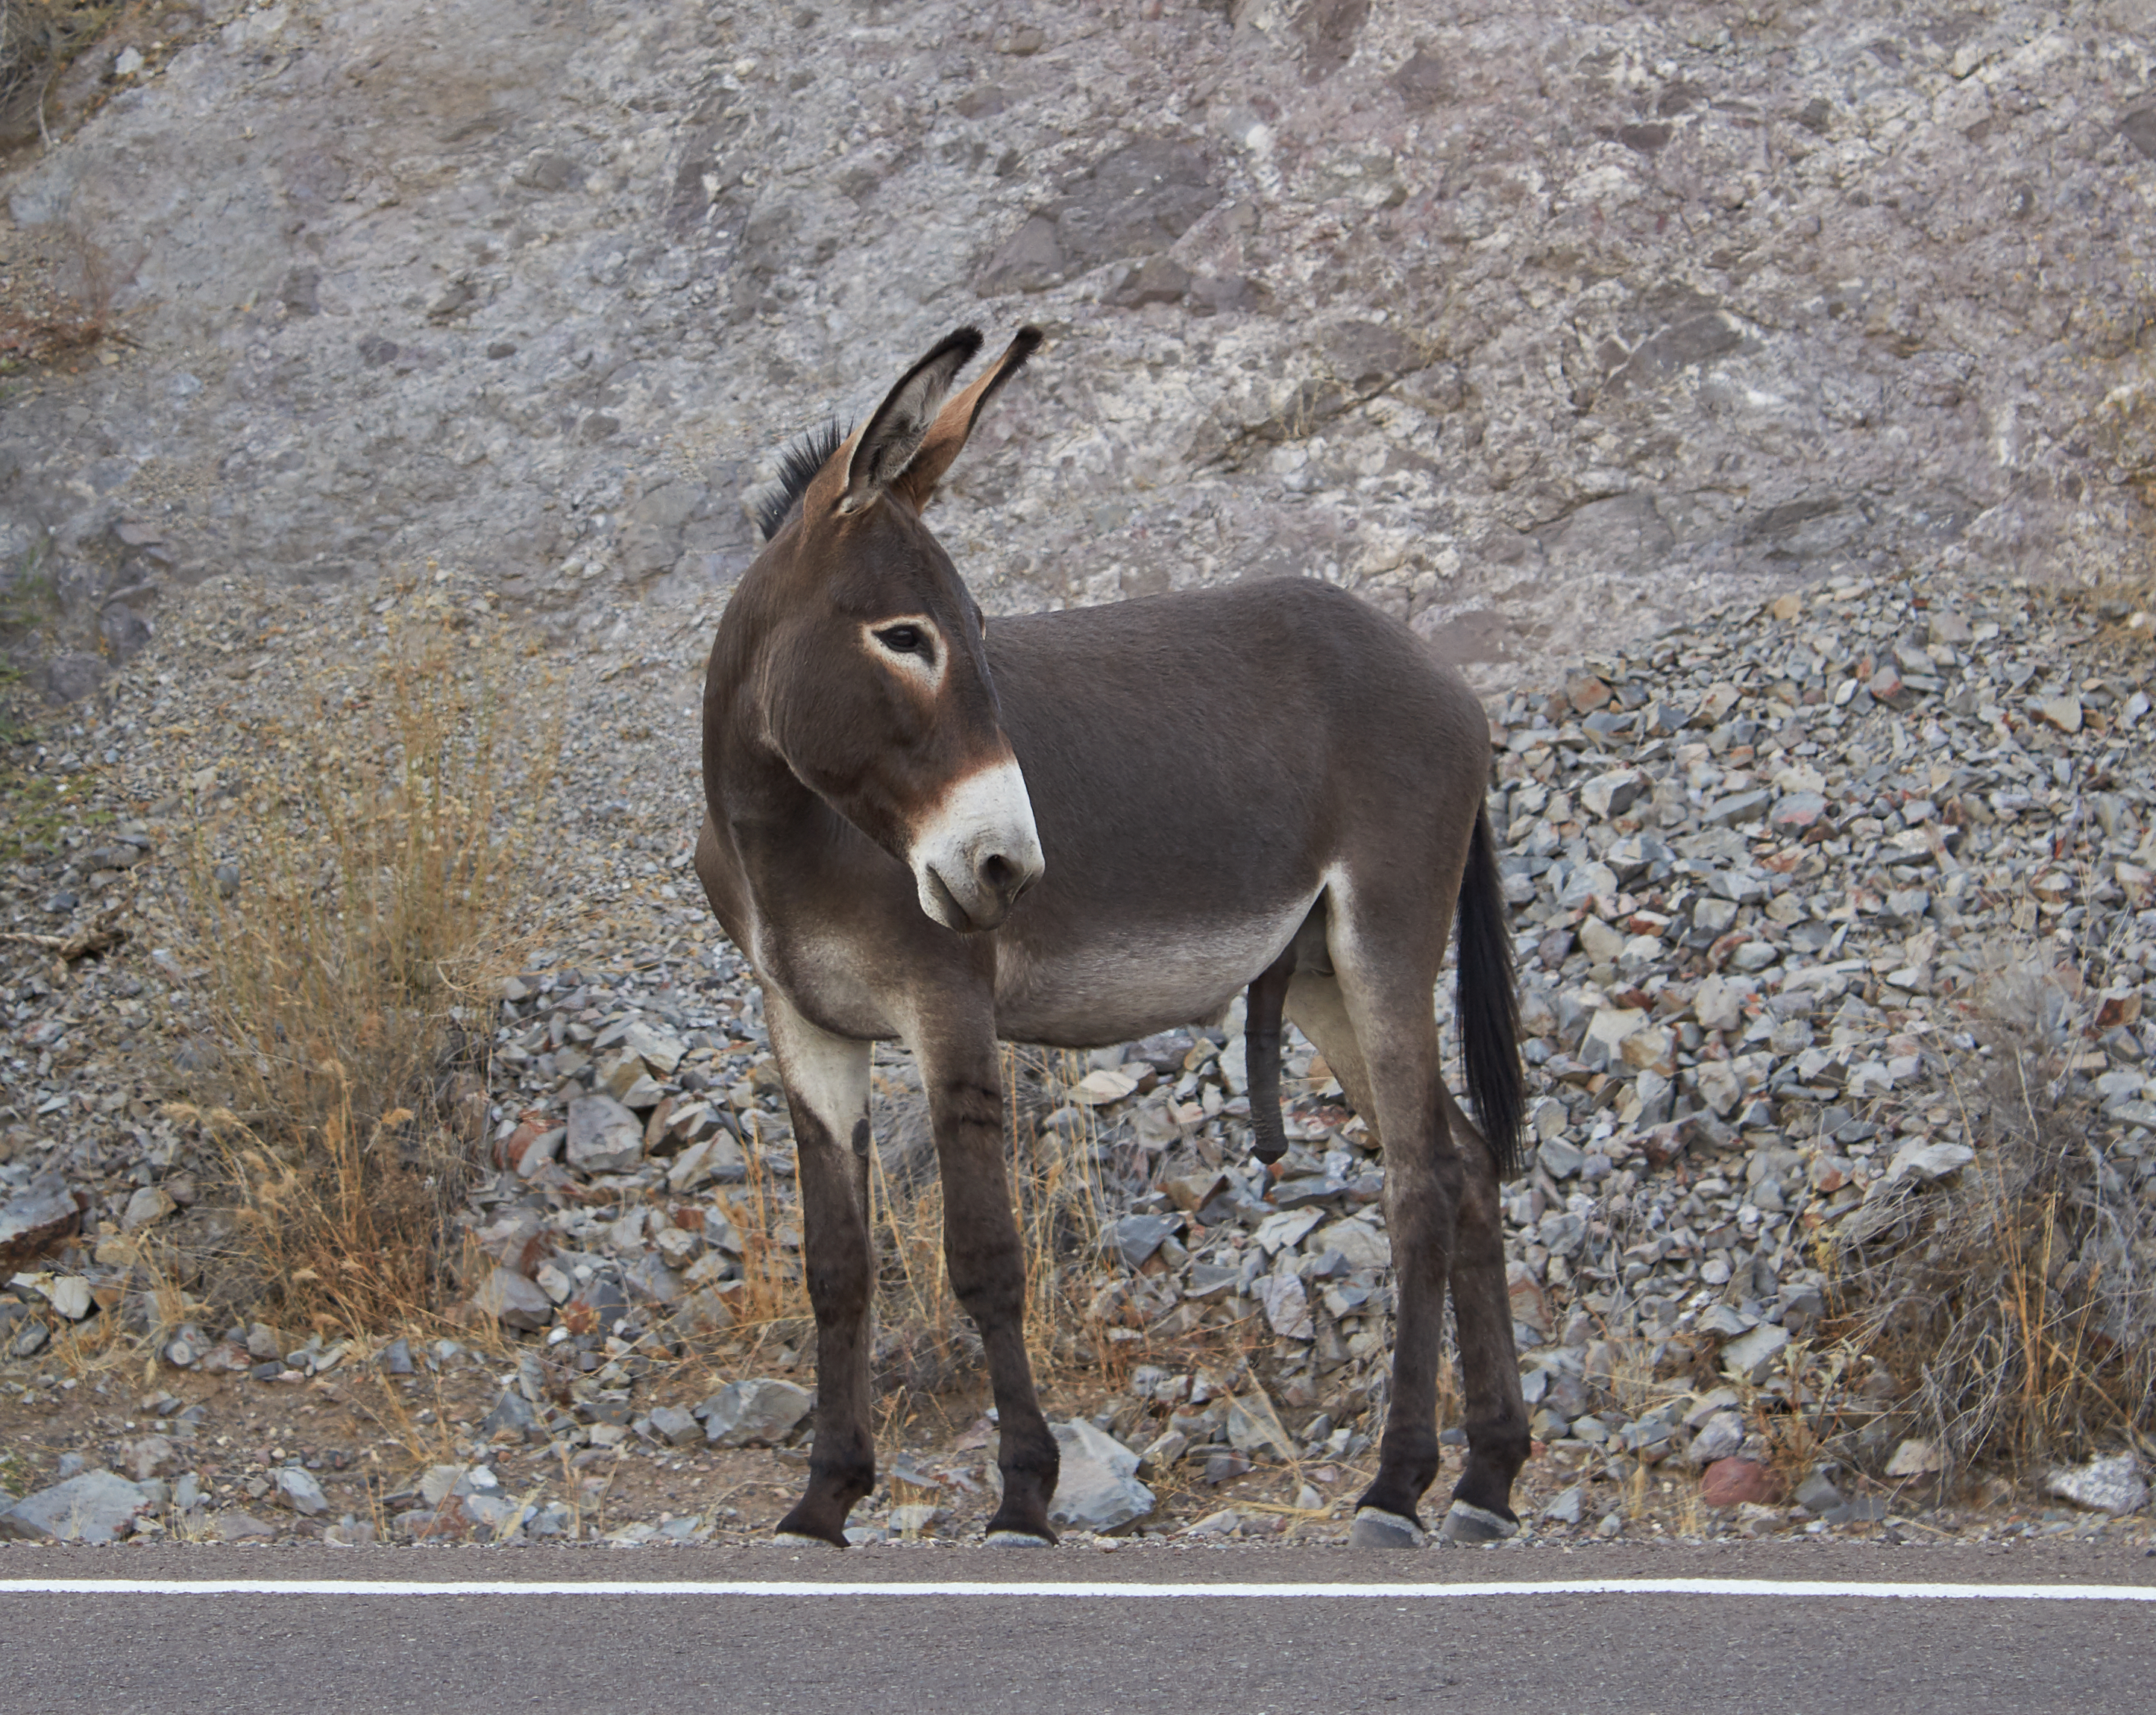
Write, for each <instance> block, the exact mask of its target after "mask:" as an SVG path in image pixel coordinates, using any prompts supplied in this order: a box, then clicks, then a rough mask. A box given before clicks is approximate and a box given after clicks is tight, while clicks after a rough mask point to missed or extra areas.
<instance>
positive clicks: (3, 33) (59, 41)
mask: <svg viewBox="0 0 2156 1715" xmlns="http://www.w3.org/2000/svg"><path fill="white" fill-rule="evenodd" d="M120 13H121V8H120V7H119V6H118V5H117V4H115V3H114V0H0V124H4V125H5V126H7V127H8V128H9V129H11V130H12V129H13V126H14V124H15V122H16V121H18V120H23V121H27V120H29V119H31V118H33V117H34V119H35V121H36V123H37V126H38V130H39V131H41V132H42V131H44V102H45V96H46V95H47V94H48V93H49V91H50V90H51V88H52V85H53V80H54V78H56V77H57V76H59V74H60V73H61V72H62V71H64V70H65V69H67V65H68V62H69V61H70V60H72V59H74V57H75V55H76V54H80V53H81V52H82V51H83V49H85V48H87V47H88V46H90V44H91V43H92V42H94V41H95V40H96V39H97V38H98V37H99V36H100V34H102V33H104V30H105V26H106V25H108V24H110V23H111V22H112V21H113V19H115V18H117V17H119V15H120Z"/></svg>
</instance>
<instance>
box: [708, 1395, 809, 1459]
mask: <svg viewBox="0 0 2156 1715" xmlns="http://www.w3.org/2000/svg"><path fill="white" fill-rule="evenodd" d="M809 1404H810V1400H809V1395H808V1389H805V1388H798V1387H796V1386H795V1385H794V1384H793V1383H792V1382H787V1381H780V1380H778V1379H775V1378H763V1379H757V1380H754V1381H746V1382H729V1383H727V1384H726V1386H725V1387H723V1388H721V1389H719V1391H718V1392H717V1393H716V1394H712V1395H711V1398H710V1399H706V1401H705V1402H704V1403H703V1404H702V1405H701V1406H700V1407H698V1408H697V1409H696V1415H698V1416H700V1417H701V1418H702V1419H703V1420H704V1439H705V1440H706V1441H707V1442H709V1443H710V1444H711V1445H713V1446H716V1447H747V1446H754V1445H775V1444H777V1443H778V1442H780V1441H783V1440H785V1439H786V1438H787V1437H788V1435H792V1434H793V1430H794V1429H795V1427H796V1426H797V1425H799V1423H800V1421H801V1420H802V1419H803V1418H804V1417H806V1416H807V1415H808V1407H809Z"/></svg>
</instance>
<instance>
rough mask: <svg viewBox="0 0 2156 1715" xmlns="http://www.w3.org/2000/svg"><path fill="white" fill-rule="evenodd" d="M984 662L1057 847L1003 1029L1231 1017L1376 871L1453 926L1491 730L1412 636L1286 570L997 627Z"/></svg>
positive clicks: (1008, 963) (1099, 1029)
mask: <svg viewBox="0 0 2156 1715" xmlns="http://www.w3.org/2000/svg"><path fill="white" fill-rule="evenodd" d="M988 654H989V658H990V660H991V661H992V663H993V668H994V673H995V682H996V685H997V689H998V696H999V697H1000V700H1001V703H1002V710H1003V716H1004V727H1005V730H1006V731H1007V732H1009V735H1010V739H1011V744H1012V747H1013V749H1014V752H1015V753H1016V755H1017V757H1018V759H1019V766H1020V767H1021V768H1023V769H1024V773H1025V778H1026V783H1027V786H1028V788H1029V792H1030V793H1031V795H1032V799H1033V807H1034V817H1035V819H1036V820H1037V822H1038V824H1039V829H1040V838H1041V844H1042V848H1043V850H1045V851H1047V852H1048V853H1050V863H1049V864H1048V866H1047V869H1046V870H1045V873H1044V874H1043V875H1042V876H1041V878H1040V880H1039V881H1038V882H1037V883H1036V884H1035V885H1034V887H1033V889H1032V890H1031V891H1029V893H1028V894H1027V895H1026V896H1025V898H1024V900H1023V901H1021V902H1020V903H1019V906H1018V907H1017V908H1016V909H1015V910H1014V911H1013V912H1012V914H1011V917H1010V918H1009V921H1008V922H1005V923H1004V926H1003V927H1002V928H1000V929H999V930H998V931H997V932H996V939H997V942H998V960H997V965H998V983H997V990H998V992H997V1022H998V1030H1000V1031H1001V1032H1002V1033H1003V1034H1004V1035H1007V1036H1010V1037H1012V1038H1014V1039H1017V1040H1034V1041H1048V1042H1055V1043H1060V1044H1065V1045H1072V1046H1077V1045H1099V1044H1104V1043H1109V1042H1118V1041H1124V1040H1130V1039H1131V1038H1132V1037H1135V1036H1140V1035H1147V1034H1149V1033H1150V1032H1152V1031H1153V1030H1160V1029H1163V1028H1166V1027H1168V1026H1169V1025H1173V1024H1185V1023H1188V1022H1189V1021H1191V1020H1192V1019H1199V1018H1204V1017H1207V1016H1210V1015H1212V1014H1217V1013H1218V1012H1219V1010H1220V1009H1222V1008H1223V1007H1224V1006H1225V1005H1226V1004H1227V1003H1228V1002H1229V999H1232V997H1233V996H1234V995H1235V994H1237V993H1238V992H1240V990H1241V989H1242V988H1243V987H1244V986H1245V985H1246V984H1247V983H1250V980H1251V979H1252V978H1254V977H1255V975H1257V973H1259V972H1260V971H1262V970H1264V969H1265V968H1266V967H1267V966H1268V965H1270V963H1273V961H1274V960H1275V959H1276V958H1278V957H1279V955H1280V954H1281V952H1282V950H1283V949H1284V948H1285V947H1286V946H1287V945H1288V943H1289V942H1290V941H1291V939H1292V938H1293V937H1295V936H1296V933H1297V932H1298V931H1300V930H1301V929H1302V928H1303V927H1304V925H1305V923H1306V921H1308V920H1309V919H1310V917H1311V915H1312V911H1313V909H1314V908H1316V907H1317V906H1319V904H1320V901H1321V900H1322V897H1323V896H1324V895H1325V894H1326V893H1327V890H1328V888H1331V889H1333V890H1336V891H1342V890H1346V889H1347V888H1350V887H1352V886H1354V885H1356V883H1357V881H1358V880H1362V879H1363V878H1366V877H1374V876H1375V875H1377V873H1378V872H1380V871H1388V870H1389V871H1395V872H1398V871H1402V870H1405V871H1409V872H1411V873H1412V875H1413V881H1412V885H1411V888H1410V891H1413V892H1414V893H1415V894H1417V895H1419V896H1420V897H1422V898H1423V899H1424V901H1426V902H1427V910H1428V911H1429V912H1430V913H1431V914H1433V915H1434V916H1435V919H1436V921H1437V922H1439V923H1440V925H1441V924H1442V923H1443V922H1444V921H1445V919H1446V917H1448V916H1449V913H1450V904H1451V899H1452V896H1453V891H1454V890H1455V886H1456V882H1457V875H1458V864H1459V860H1460V855H1461V851H1462V850H1464V845H1463V841H1464V836H1465V830H1466V829H1468V828H1470V827H1471V826H1472V824H1473V822H1474V819H1475V810H1476V804H1478V803H1479V802H1480V798H1481V791H1482V783H1483V779H1484V777H1485V774H1486V771H1487V768H1488V766H1489V729H1488V726H1487V723H1486V716H1484V715H1483V713H1482V711H1481V704H1480V703H1479V702H1478V701H1476V696H1475V694H1474V692H1473V691H1471V689H1469V687H1468V686H1467V685H1466V682H1465V680H1462V679H1461V678H1460V675H1459V674H1458V673H1457V672H1456V671H1455V670H1452V669H1451V668H1450V667H1448V666H1446V665H1444V664H1442V663H1440V661H1439V660H1437V659H1436V657H1435V655H1433V654H1432V653H1431V652H1430V650H1429V648H1428V646H1427V645H1426V644H1424V642H1423V640H1422V639H1420V638H1419V637H1417V636H1416V635H1415V634H1414V633H1413V632H1411V631H1410V630H1409V629H1408V628H1407V627H1406V626H1404V625H1403V624H1399V622H1398V621H1396V620H1394V619H1391V618H1389V616H1387V615H1385V614H1381V613H1379V612H1378V611H1377V610H1376V609H1374V608H1371V607H1369V606H1368V604H1366V603H1363V602H1361V601H1358V599H1356V598H1354V597H1353V596H1351V595H1348V594H1347V593H1345V592H1343V591H1341V590H1338V589H1336V588H1332V587H1331V586H1330V585H1327V584H1324V583H1317V582H1315V581H1314V580H1310V579H1301V578H1289V579H1281V580H1278V581H1271V582H1262V583H1243V584H1237V585H1234V586H1231V587H1229V588H1222V589H1209V590H1202V591H1192V592H1188V593H1183V594H1178V595H1166V596H1156V597H1149V598H1142V599H1138V600H1133V601H1127V602H1118V603H1112V604H1110V605H1106V606H1102V607H1096V608H1075V609H1070V610H1067V611H1065V612H1062V613H1055V614H1027V615H1024V616H1023V617H1019V618H1013V619H997V620H994V621H993V622H991V624H990V626H989V630H988ZM1440 938H1441V937H1440ZM1434 974H1435V973H1434V971H1433V975H1434Z"/></svg>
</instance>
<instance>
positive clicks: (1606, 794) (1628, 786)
mask: <svg viewBox="0 0 2156 1715" xmlns="http://www.w3.org/2000/svg"><path fill="white" fill-rule="evenodd" d="M1648 787H1649V782H1648V781H1647V780H1646V778H1645V777H1644V776H1643V775H1641V774H1640V773H1639V772H1638V770H1636V769H1633V768H1618V769H1614V770H1613V771H1612V772H1610V773H1607V774H1598V775H1596V776H1595V777H1594V778H1593V779H1591V780H1588V781H1586V782H1584V783H1582V785H1581V786H1580V788H1579V801H1580V803H1581V804H1582V805H1583V806H1584V807H1585V809H1586V810H1587V812H1588V814H1590V815H1592V816H1594V817H1596V818H1598V819H1600V820H1602V821H1612V820H1614V819H1616V818H1617V817H1619V816H1621V815H1623V814H1625V812H1626V811H1627V810H1629V809H1631V808H1632V806H1633V805H1634V804H1637V803H1638V802H1639V801H1640V798H1641V796H1642V795H1643V794H1644V793H1645V792H1646V791H1647V789H1648Z"/></svg>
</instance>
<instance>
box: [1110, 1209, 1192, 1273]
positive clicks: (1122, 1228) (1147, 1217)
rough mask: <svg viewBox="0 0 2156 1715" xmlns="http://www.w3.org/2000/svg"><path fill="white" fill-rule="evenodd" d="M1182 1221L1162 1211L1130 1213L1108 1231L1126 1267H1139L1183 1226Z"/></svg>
mask: <svg viewBox="0 0 2156 1715" xmlns="http://www.w3.org/2000/svg"><path fill="white" fill-rule="evenodd" d="M1182 1225H1183V1223H1182V1222H1181V1221H1179V1220H1173V1219H1169V1218H1168V1216H1166V1215H1161V1214H1127V1215H1125V1216H1124V1217H1123V1218H1122V1219H1121V1220H1119V1221H1117V1222H1116V1224H1115V1225H1113V1226H1112V1227H1111V1228H1109V1230H1108V1244H1109V1247H1110V1248H1111V1250H1114V1252H1115V1253H1116V1255H1117V1256H1119V1257H1120V1258H1122V1263H1123V1266H1124V1267H1126V1268H1132V1269H1134V1268H1139V1267H1142V1266H1144V1263H1145V1261H1146V1259H1147V1257H1149V1256H1151V1255H1152V1254H1153V1252H1154V1251H1156V1250H1159V1249H1160V1247H1161V1245H1163V1243H1165V1242H1166V1241H1167V1240H1169V1239H1171V1238H1173V1236H1174V1235H1175V1234H1176V1233H1177V1232H1178V1230H1180V1229H1181V1228H1182Z"/></svg>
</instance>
